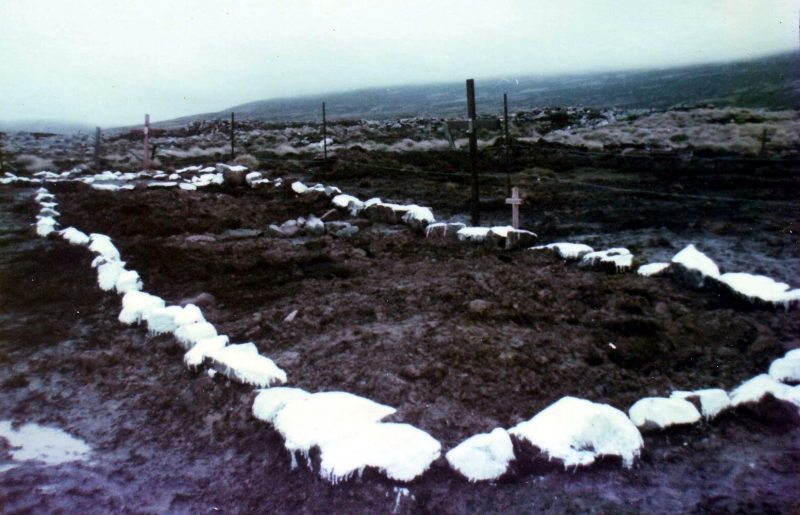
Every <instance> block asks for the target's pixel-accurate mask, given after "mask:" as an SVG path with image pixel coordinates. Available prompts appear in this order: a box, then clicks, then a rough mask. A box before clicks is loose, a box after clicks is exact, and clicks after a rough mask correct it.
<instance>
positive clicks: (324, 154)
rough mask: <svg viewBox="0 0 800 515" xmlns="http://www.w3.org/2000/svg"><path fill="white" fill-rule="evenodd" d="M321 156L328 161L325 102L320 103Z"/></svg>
mask: <svg viewBox="0 0 800 515" xmlns="http://www.w3.org/2000/svg"><path fill="white" fill-rule="evenodd" d="M322 158H323V159H324V160H325V163H326V164H327V162H328V120H327V118H326V117H325V102H323V103H322Z"/></svg>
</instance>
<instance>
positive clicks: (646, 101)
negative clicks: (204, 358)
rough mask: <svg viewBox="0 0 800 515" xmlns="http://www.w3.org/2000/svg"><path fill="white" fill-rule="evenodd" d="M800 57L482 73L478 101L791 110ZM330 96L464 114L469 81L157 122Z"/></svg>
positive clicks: (269, 117) (289, 110)
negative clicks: (495, 75)
mask: <svg viewBox="0 0 800 515" xmlns="http://www.w3.org/2000/svg"><path fill="white" fill-rule="evenodd" d="M799 61H800V52H790V53H784V54H778V55H773V56H769V57H762V58H758V59H753V60H748V61H739V62H731V63H717V64H705V65H695V66H684V67H679V68H669V69H662V70H648V71H629V72H613V73H596V74H588V75H563V76H556V77H524V78H519V79H514V80H513V81H510V80H507V79H506V80H476V81H475V88H476V101H477V104H478V111H479V112H483V113H497V112H499V111H500V110H501V109H502V98H503V93H504V92H508V94H509V104H510V109H511V110H512V112H513V111H514V110H521V109H530V108H532V107H537V106H585V107H626V108H655V109H665V108H668V107H674V106H677V105H695V104H701V103H702V104H713V105H716V106H742V107H764V108H769V109H791V108H798V107H800V65H799V64H798V62H799ZM323 100H324V101H325V102H326V106H327V112H328V115H329V117H330V118H331V119H381V118H402V117H411V116H430V117H462V116H464V115H465V111H466V107H465V105H466V101H465V86H464V82H463V81H460V82H453V83H447V84H431V85H423V86H400V87H392V88H371V89H363V90H358V91H349V92H344V93H332V94H326V95H314V96H306V97H297V98H285V99H273V100H261V101H258V102H251V103H248V104H243V105H238V106H234V107H231V108H229V109H225V110H223V111H220V112H219V113H207V114H201V115H195V116H188V117H184V118H179V119H176V120H171V121H168V122H161V123H159V124H157V125H159V126H169V125H174V124H178V123H186V122H191V121H195V120H204V119H213V118H219V117H227V116H229V115H230V112H231V111H234V112H235V113H236V115H237V117H239V118H240V119H242V118H247V119H256V120H263V121H276V122H283V121H289V122H291V121H313V120H319V119H320V117H321V114H320V103H321V102H322V101H323Z"/></svg>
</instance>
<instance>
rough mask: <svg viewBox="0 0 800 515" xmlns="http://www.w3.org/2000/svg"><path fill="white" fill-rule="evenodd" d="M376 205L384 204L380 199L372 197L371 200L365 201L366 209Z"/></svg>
mask: <svg viewBox="0 0 800 515" xmlns="http://www.w3.org/2000/svg"><path fill="white" fill-rule="evenodd" d="M376 204H383V202H382V201H381V199H380V198H378V197H372V198H371V199H368V200H366V201H364V209H366V208H368V207H369V206H374V205H376Z"/></svg>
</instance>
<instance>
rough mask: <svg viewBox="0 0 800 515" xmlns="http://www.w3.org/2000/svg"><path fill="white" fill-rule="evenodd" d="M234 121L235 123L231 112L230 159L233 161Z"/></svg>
mask: <svg viewBox="0 0 800 515" xmlns="http://www.w3.org/2000/svg"><path fill="white" fill-rule="evenodd" d="M234 123H236V121H235V119H234V116H233V113H231V161H233V159H234V157H235V154H234V153H233V130H234V128H233V127H234Z"/></svg>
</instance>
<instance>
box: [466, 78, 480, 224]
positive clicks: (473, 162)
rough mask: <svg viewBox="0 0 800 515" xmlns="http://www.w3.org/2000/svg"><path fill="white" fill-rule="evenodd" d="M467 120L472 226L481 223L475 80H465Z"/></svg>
mask: <svg viewBox="0 0 800 515" xmlns="http://www.w3.org/2000/svg"><path fill="white" fill-rule="evenodd" d="M467 118H468V119H469V160H470V169H471V172H472V225H473V227H477V226H479V225H480V223H481V214H480V208H479V206H478V204H479V203H480V191H479V189H478V166H477V160H478V135H477V127H475V80H474V79H467Z"/></svg>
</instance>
